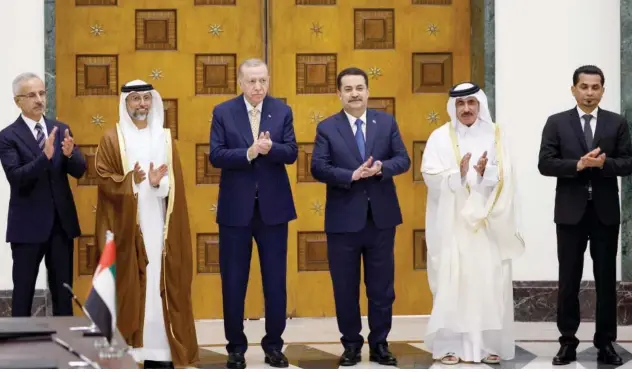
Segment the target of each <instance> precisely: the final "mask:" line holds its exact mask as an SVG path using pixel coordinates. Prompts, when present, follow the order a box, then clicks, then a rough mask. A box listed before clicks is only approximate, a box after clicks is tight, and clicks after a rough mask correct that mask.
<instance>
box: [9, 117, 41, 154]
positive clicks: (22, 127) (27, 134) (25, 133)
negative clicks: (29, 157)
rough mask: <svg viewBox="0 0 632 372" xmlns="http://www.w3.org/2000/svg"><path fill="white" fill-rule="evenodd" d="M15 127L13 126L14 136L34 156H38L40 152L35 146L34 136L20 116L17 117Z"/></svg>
mask: <svg viewBox="0 0 632 372" xmlns="http://www.w3.org/2000/svg"><path fill="white" fill-rule="evenodd" d="M15 123H16V124H17V125H16V126H15V134H16V135H17V136H18V137H19V138H20V139H21V140H22V142H24V144H25V145H26V146H27V147H28V148H29V149H30V150H31V152H32V153H33V155H34V156H39V154H40V153H41V152H42V150H41V149H40V148H39V146H38V145H37V141H36V140H35V136H33V132H31V129H30V128H29V126H28V125H26V123H25V122H24V120H22V116H20V117H18V120H16V122H15Z"/></svg>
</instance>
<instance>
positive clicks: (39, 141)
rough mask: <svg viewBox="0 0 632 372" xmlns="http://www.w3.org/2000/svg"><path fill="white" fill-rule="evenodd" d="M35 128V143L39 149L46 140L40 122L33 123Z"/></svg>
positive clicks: (42, 148) (42, 147)
mask: <svg viewBox="0 0 632 372" xmlns="http://www.w3.org/2000/svg"><path fill="white" fill-rule="evenodd" d="M35 130H37V138H36V140H37V145H38V146H39V148H40V150H44V144H45V142H46V137H44V130H43V129H42V124H40V123H37V124H35Z"/></svg>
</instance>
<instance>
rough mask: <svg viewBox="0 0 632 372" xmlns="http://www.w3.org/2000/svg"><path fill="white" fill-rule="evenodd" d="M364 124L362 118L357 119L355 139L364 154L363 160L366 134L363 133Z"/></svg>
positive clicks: (362, 154) (361, 154) (361, 153)
mask: <svg viewBox="0 0 632 372" xmlns="http://www.w3.org/2000/svg"><path fill="white" fill-rule="evenodd" d="M362 124H364V123H363V122H362V120H360V119H357V120H356V121H355V125H356V128H357V129H356V133H355V140H356V143H357V144H358V150H360V156H362V160H364V156H365V154H364V134H362Z"/></svg>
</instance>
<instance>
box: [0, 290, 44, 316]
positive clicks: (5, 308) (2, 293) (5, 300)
mask: <svg viewBox="0 0 632 372" xmlns="http://www.w3.org/2000/svg"><path fill="white" fill-rule="evenodd" d="M12 294H13V290H10V289H9V290H0V317H9V316H11V302H12V301H11V295H12ZM31 315H33V316H52V315H53V301H52V300H51V297H50V291H49V290H48V289H36V290H35V295H34V296H33V307H32V308H31Z"/></svg>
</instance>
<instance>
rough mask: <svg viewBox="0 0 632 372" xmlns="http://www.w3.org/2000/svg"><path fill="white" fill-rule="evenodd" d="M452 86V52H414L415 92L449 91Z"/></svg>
mask: <svg viewBox="0 0 632 372" xmlns="http://www.w3.org/2000/svg"><path fill="white" fill-rule="evenodd" d="M451 87H452V53H415V54H413V93H447V92H449V91H450V88H451Z"/></svg>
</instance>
